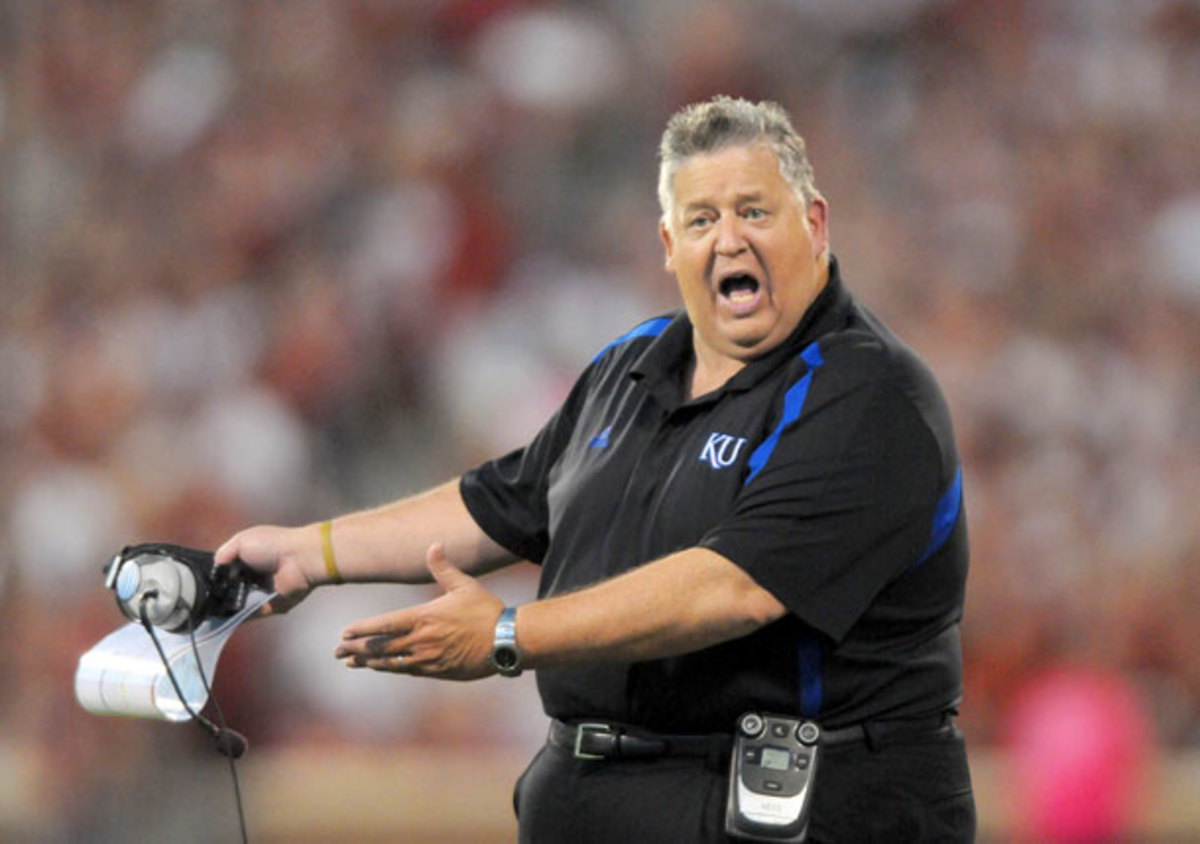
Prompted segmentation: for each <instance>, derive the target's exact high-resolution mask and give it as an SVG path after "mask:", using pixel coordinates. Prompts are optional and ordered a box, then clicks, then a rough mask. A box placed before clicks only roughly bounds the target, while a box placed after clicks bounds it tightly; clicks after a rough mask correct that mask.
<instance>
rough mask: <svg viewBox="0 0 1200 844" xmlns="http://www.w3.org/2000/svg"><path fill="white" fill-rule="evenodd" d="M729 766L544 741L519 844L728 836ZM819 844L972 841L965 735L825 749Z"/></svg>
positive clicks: (533, 767) (815, 832)
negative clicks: (624, 756) (595, 752)
mask: <svg viewBox="0 0 1200 844" xmlns="http://www.w3.org/2000/svg"><path fill="white" fill-rule="evenodd" d="M728 779H729V771H728V760H723V761H722V762H720V763H717V762H714V761H713V760H708V761H706V760H705V759H702V758H669V759H657V760H652V761H646V760H596V761H591V760H580V759H576V758H574V756H573V755H572V754H571V751H569V750H564V749H562V748H560V747H556V746H554V745H550V744H547V745H546V746H544V747H543V748H542V749H541V750H540V751H539V752H538V754H537V756H535V757H534V759H533V762H531V763H530V765H529V767H528V768H527V769H526V771H525V773H524V774H523V775H522V776H521V778H520V780H518V782H517V787H516V792H515V794H514V802H515V805H516V809H517V817H518V819H519V822H520V841H521V842H522V844H556V843H557V842H564V844H625V842H634V841H636V842H639V844H655V842H662V844H668V843H669V844H691V842H696V844H701V843H702V842H731V841H736V839H730V838H728V837H727V836H726V835H725V832H724V829H725V798H726V785H727V783H728ZM813 799H814V803H813V814H812V821H811V823H810V825H809V830H808V841H811V842H871V841H881V842H905V841H920V842H927V841H928V842H970V841H973V840H974V838H975V800H974V796H973V794H972V792H971V778H970V773H969V771H968V769H967V756H966V748H965V745H964V743H963V738H962V734H961V733H960V732H959V731H958V730H957V729H956V728H955V727H954V726H953V725H947V726H946V727H944V728H943V729H942V730H940V731H939V732H938V733H936V734H930V735H929V736H922V737H920V739H908V740H906V741H904V742H903V743H902V742H901V741H900V740H897V741H895V742H893V743H887V744H877V745H875V746H870V745H868V744H867V743H866V742H861V741H860V742H850V743H846V744H840V745H834V746H830V747H824V748H822V749H821V760H820V763H819V769H818V775H817V780H816V783H815V785H814V792H813Z"/></svg>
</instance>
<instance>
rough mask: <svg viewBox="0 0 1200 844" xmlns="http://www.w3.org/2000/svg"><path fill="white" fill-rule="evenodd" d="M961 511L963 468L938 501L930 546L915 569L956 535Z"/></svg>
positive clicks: (959, 468) (923, 552)
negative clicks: (953, 534)
mask: <svg viewBox="0 0 1200 844" xmlns="http://www.w3.org/2000/svg"><path fill="white" fill-rule="evenodd" d="M961 510H962V467H961V466H959V467H958V471H956V472H955V473H954V480H953V481H951V482H950V488H949V489H947V490H946V491H945V492H944V493H943V494H942V497H941V498H939V499H938V503H937V507H936V508H935V509H934V511H933V528H932V530H931V531H930V533H931V535H930V537H929V544H928V545H926V546H925V550H924V551H922V552H921V556H920V557H918V558H917V561H916V562H915V563H913V567H914V568H915V567H916V566H919V565H921V563H923V562H925V561H926V560H928V559H929V558H930V557H932V556H933V555H934V554H936V553H937V552H938V551H939V550H941V548H942V546H943V545H945V544H946V542H947V540H949V539H950V534H952V533H954V526H955V525H956V524H957V523H958V515H959V512H960V511H961Z"/></svg>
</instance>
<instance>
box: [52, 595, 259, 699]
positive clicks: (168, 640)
mask: <svg viewBox="0 0 1200 844" xmlns="http://www.w3.org/2000/svg"><path fill="white" fill-rule="evenodd" d="M272 597H274V593H271V592H265V591H263V590H261V589H251V590H250V592H249V594H248V595H247V596H246V605H245V607H243V608H242V609H241V611H239V612H238V613H237V614H236V615H232V616H230V617H228V618H210V619H208V620H207V621H205V622H203V623H202V624H201V625H200V626H199V627H197V628H196V632H195V635H196V652H198V653H199V655H200V664H199V666H197V664H196V655H195V653H193V651H192V641H191V637H190V636H189V635H188V634H186V633H168V632H167V631H165V630H159V629H157V628H156V629H155V631H154V632H155V634H156V635H157V636H158V641H159V643H160V644H161V645H162V649H163V652H164V653H165V654H166V655H167V660H168V661H169V662H170V663H171V670H172V671H173V672H174V674H175V679H176V681H177V682H178V683H179V688H180V689H181V690H182V691H183V696H184V698H185V700H186V701H187V704H188V706H190V707H191V708H192V710H193V711H194V712H199V711H200V710H201V709H203V708H204V705H205V704H206V703H208V692H207V691H205V688H204V679H202V678H201V675H200V670H199V669H201V668H202V669H203V670H204V678H206V679H207V680H208V683H209V685H210V686H211V685H212V682H213V677H214V676H215V674H216V671H217V660H218V658H220V656H221V649H222V648H224V647H225V643H226V642H227V641H229V637H230V636H232V635H233V631H234V630H236V629H237V628H238V626H239V625H240V624H241V623H242V622H243V621H245V620H246V619H247V618H249V617H250V615H251V614H253V613H254V611H255V610H257V609H258V608H259V607H261V606H262V605H263V604H265V603H266V602H267V601H269V600H270V599H271V598H272ZM75 699H76V700H78V701H79V703H80V705H81V706H83V708H84V709H86V710H88V711H89V712H94V713H96V714H97V715H127V716H133V717H137V718H162V719H165V720H167V721H186V720H187V719H188V718H190V717H191V715H189V714H188V711H187V709H186V708H185V707H184V705H183V703H182V702H181V701H180V700H179V695H177V694H176V693H175V689H174V687H173V686H172V685H171V678H170V677H168V676H167V670H166V668H165V667H164V666H163V661H162V658H161V657H160V656H159V655H158V651H157V650H155V648H154V642H153V641H151V639H150V634H149V633H147V632H146V629H145V628H144V627H142V625H140V624H134V623H130V624H126V625H125V626H124V627H121V628H119V629H117V630H115V631H113V632H112V633H110V634H108V635H107V636H105V637H104V638H103V639H101V640H100V641H99V642H97V643H96V645H95V647H93V648H92V649H91V650H89V651H88V652H87V653H85V654H84V655H83V656H81V657H80V658H79V667H78V668H76V670H75Z"/></svg>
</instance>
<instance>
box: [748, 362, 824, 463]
mask: <svg viewBox="0 0 1200 844" xmlns="http://www.w3.org/2000/svg"><path fill="white" fill-rule="evenodd" d="M800 357H801V358H803V359H804V362H805V363H807V364H808V372H806V373H804V375H803V376H802V377H801V378H800V380H799V381H797V382H796V383H795V384H793V385H792V386H790V387H788V391H787V392H786V393H784V395H783V416H782V417H780V419H779V424H778V425H776V426H775V430H774V431H772V432H771V434H770V436H768V437H767V438H766V439H765V440H763V441H762V442H761V443H760V444H759V446H758V448H756V449H754V453H753V454H751V455H750V460H749V461H748V462H747V463H746V465H747V466H749V467H750V474H748V475H747V476H746V480H745V481H744V482H743V484H742V485H743V486H745V485H746V484H748V483H750V481H752V480H754V477H755V476H756V475H757V474H758V473H759V472H760V471H762V468H763V467H764V466H766V465H767V461H768V460H770V459H771V454H772V453H773V452H774V451H775V446H777V445H779V437H780V436H781V435H782V434H783V429H784V428H786V427H787V426H788V425H791V424H792V423H793V422H795V421H796V420H797V419H799V418H800V411H802V410H803V409H804V400H805V399H806V398H808V387H809V385H810V384H811V383H812V377H813V372H815V371H816V370H817V368H818V367H820V366H821V365H822V364H823V363H825V359H824V358H823V357H821V349H820V348H819V347H818V346H817V342H816V341H815V340H814V341H813V342H812V343H809V344H808V345H807V346H806V347H805V348H804V351H802V352H801V353H800Z"/></svg>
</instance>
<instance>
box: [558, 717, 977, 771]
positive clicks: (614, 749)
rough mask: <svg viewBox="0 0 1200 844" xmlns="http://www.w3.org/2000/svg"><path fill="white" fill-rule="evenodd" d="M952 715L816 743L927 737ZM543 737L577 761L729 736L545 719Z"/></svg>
mask: <svg viewBox="0 0 1200 844" xmlns="http://www.w3.org/2000/svg"><path fill="white" fill-rule="evenodd" d="M953 724H954V715H953V713H951V712H943V713H940V714H938V715H934V716H930V717H927V718H897V719H889V720H887V721H864V722H861V723H858V724H851V725H850V726H848V727H838V728H837V729H822V730H821V740H820V743H821V744H822V745H836V744H847V743H849V742H854V741H861V742H864V743H866V744H867V745H869V746H870V747H872V748H875V747H878V746H880V745H881V744H889V743H893V742H895V741H897V740H902V739H908V738H914V737H917V736H922V735H925V736H928V735H930V734H933V733H936V732H937V731H939V730H941V729H948V728H951V727H952V726H953ZM549 741H550V743H551V744H553V745H555V746H556V747H561V748H562V749H564V750H569V751H571V752H572V753H573V754H574V755H575V758H577V759H660V758H663V757H668V756H700V757H708V756H712V755H719V754H722V753H727V752H728V751H729V748H730V747H732V746H733V736H731V735H727V734H725V733H714V734H712V735H704V736H678V735H671V734H667V733H653V732H649V731H647V730H641V729H637V728H635V727H626V726H623V725H620V724H611V723H603V722H582V723H579V724H568V723H566V722H565V721H559V720H558V719H554V720H552V721H551V722H550V735H549Z"/></svg>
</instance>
